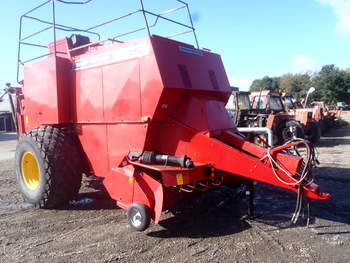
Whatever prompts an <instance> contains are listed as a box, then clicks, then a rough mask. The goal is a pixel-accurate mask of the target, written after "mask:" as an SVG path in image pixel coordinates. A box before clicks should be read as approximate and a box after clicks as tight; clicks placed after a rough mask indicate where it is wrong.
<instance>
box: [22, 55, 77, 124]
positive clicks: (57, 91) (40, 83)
mask: <svg viewBox="0 0 350 263" xmlns="http://www.w3.org/2000/svg"><path fill="white" fill-rule="evenodd" d="M70 68H71V62H70V61H69V60H67V59H64V58H60V57H54V56H50V57H48V58H47V59H45V60H41V61H37V62H33V63H31V64H27V65H25V67H24V78H25V80H26V81H25V84H24V86H23V94H24V95H25V100H24V102H23V104H24V105H23V115H24V120H25V121H24V130H25V131H29V130H31V129H32V128H34V127H38V126H40V125H42V124H60V123H67V122H69V121H70V114H71V111H70V110H71V109H70V105H71V103H70V100H69V99H68V100H67V98H69V93H70V91H69V78H67V76H69V71H70Z"/></svg>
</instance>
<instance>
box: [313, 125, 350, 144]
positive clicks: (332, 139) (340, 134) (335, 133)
mask: <svg viewBox="0 0 350 263" xmlns="http://www.w3.org/2000/svg"><path fill="white" fill-rule="evenodd" d="M349 135H350V134H349V126H343V127H336V128H335V129H332V130H329V131H327V132H326V133H325V134H324V135H322V138H321V140H320V141H319V142H318V143H317V145H316V146H317V147H333V146H337V145H347V144H350V140H349V139H346V138H344V136H349ZM337 138H339V139H337Z"/></svg>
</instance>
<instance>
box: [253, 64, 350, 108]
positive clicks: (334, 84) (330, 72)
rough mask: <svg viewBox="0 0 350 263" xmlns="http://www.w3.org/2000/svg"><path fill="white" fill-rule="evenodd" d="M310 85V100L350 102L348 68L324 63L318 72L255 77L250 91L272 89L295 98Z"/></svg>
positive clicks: (333, 102) (303, 94)
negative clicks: (312, 88) (313, 90)
mask: <svg viewBox="0 0 350 263" xmlns="http://www.w3.org/2000/svg"><path fill="white" fill-rule="evenodd" d="M310 87H314V88H315V89H316V91H315V92H314V93H312V94H311V95H310V99H312V100H322V101H325V102H326V103H328V104H336V102H345V103H346V104H350V69H347V70H343V69H339V68H338V67H336V66H334V65H333V64H332V65H325V66H323V67H322V69H321V70H320V71H319V72H312V73H302V74H291V73H287V74H284V75H282V76H279V77H269V76H265V77H263V78H262V79H255V80H254V81H253V83H252V84H251V86H250V91H260V90H261V89H262V90H267V89H268V90H273V91H278V92H286V93H290V94H292V95H293V96H294V97H295V98H304V97H305V96H306V92H307V91H308V89H309V88H310Z"/></svg>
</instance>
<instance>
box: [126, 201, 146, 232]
mask: <svg viewBox="0 0 350 263" xmlns="http://www.w3.org/2000/svg"><path fill="white" fill-rule="evenodd" d="M127 216H128V222H129V225H130V226H131V227H132V228H133V229H134V230H136V231H144V230H145V229H146V228H148V226H149V224H150V222H151V214H150V211H149V209H148V207H147V206H146V205H144V204H142V203H132V205H131V206H129V208H128V212H127Z"/></svg>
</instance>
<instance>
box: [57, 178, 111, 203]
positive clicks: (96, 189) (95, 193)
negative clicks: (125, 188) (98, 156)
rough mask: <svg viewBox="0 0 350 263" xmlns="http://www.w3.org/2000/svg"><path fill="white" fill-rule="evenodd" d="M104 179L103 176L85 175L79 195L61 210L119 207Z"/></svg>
mask: <svg viewBox="0 0 350 263" xmlns="http://www.w3.org/2000/svg"><path fill="white" fill-rule="evenodd" d="M102 180H103V178H101V177H95V176H84V177H83V181H82V187H81V189H80V193H79V194H78V196H77V197H76V198H75V199H74V200H71V201H70V202H69V204H67V205H65V206H62V207H60V208H59V210H99V209H117V206H116V202H115V200H113V199H111V198H110V196H109V195H108V193H107V191H106V189H105V187H104V186H103V184H102Z"/></svg>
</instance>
